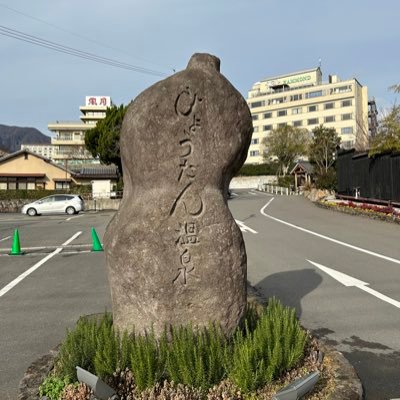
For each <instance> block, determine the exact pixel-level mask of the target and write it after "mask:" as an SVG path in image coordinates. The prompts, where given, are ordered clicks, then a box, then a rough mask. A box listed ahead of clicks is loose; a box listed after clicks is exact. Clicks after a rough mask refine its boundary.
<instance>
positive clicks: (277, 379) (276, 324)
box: [40, 299, 329, 400]
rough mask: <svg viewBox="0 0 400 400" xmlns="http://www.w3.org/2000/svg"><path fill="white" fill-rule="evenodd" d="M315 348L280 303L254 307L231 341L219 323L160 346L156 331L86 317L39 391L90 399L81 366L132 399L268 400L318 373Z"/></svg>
mask: <svg viewBox="0 0 400 400" xmlns="http://www.w3.org/2000/svg"><path fill="white" fill-rule="evenodd" d="M315 346H316V344H315V342H314V341H312V340H311V339H310V336H309V335H308V333H307V332H306V331H305V330H304V329H303V328H302V327H301V326H300V324H299V322H298V320H297V319H296V316H295V311H294V309H290V308H288V307H285V306H283V305H282V304H281V303H280V302H279V301H278V300H276V299H271V300H270V301H269V303H268V305H267V306H265V307H264V308H262V309H261V310H258V309H257V308H256V306H255V305H249V306H248V311H247V316H246V319H245V321H244V323H243V326H241V327H240V328H238V329H237V330H236V332H235V333H234V334H233V335H232V337H230V338H227V337H226V336H225V335H224V334H223V332H222V330H221V329H220V328H219V327H218V326H217V325H213V324H210V325H209V326H208V327H207V328H202V329H196V328H195V327H193V326H191V325H188V326H179V327H166V328H165V331H164V334H163V335H162V336H161V337H160V338H158V339H157V338H156V337H155V335H154V332H153V331H150V332H148V333H147V334H146V335H139V334H136V333H133V334H131V335H128V334H127V333H120V332H118V331H116V330H115V329H114V327H113V323H112V318H111V315H110V314H106V315H104V317H103V318H102V319H101V320H93V319H90V318H81V319H80V320H79V322H78V324H77V326H76V327H75V329H73V330H71V331H69V332H68V333H67V337H66V339H65V341H64V342H63V343H62V345H61V348H60V352H59V354H58V357H57V359H56V362H55V365H54V369H53V371H52V372H51V374H50V376H48V377H47V378H46V380H45V381H44V382H43V384H42V385H41V388H40V391H41V395H46V396H48V398H49V399H52V400H53V399H57V400H58V399H63V400H69V399H72V398H74V399H89V397H90V391H89V390H88V388H87V387H85V385H83V384H79V383H78V382H77V377H76V369H75V367H76V366H77V365H79V366H80V367H82V368H84V369H86V370H88V371H90V372H92V373H94V374H96V375H98V376H99V377H100V378H101V379H103V380H104V381H105V382H107V383H108V384H109V385H110V386H112V387H113V388H114V389H115V390H116V391H117V393H118V394H119V396H120V398H121V399H126V400H128V399H150V398H151V399H178V398H179V399H199V400H200V399H228V398H230V399H250V398H265V399H267V398H271V396H272V395H273V394H274V393H275V392H276V391H277V390H279V388H280V387H282V386H283V385H285V384H286V383H287V382H288V381H290V380H291V379H293V378H294V377H298V376H302V375H305V374H307V373H309V372H312V371H313V370H316V369H317V368H318V360H317V359H318V357H315V355H314V356H313V355H312V354H313V350H314V353H315ZM324 379H329V377H325V378H324V377H323V378H322V382H324ZM71 396H75V397H71ZM315 398H319V397H315Z"/></svg>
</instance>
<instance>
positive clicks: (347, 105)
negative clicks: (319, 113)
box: [342, 100, 352, 107]
mask: <svg viewBox="0 0 400 400" xmlns="http://www.w3.org/2000/svg"><path fill="white" fill-rule="evenodd" d="M351 105H352V101H351V100H343V101H342V107H350V106H351Z"/></svg>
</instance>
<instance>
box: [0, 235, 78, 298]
mask: <svg viewBox="0 0 400 400" xmlns="http://www.w3.org/2000/svg"><path fill="white" fill-rule="evenodd" d="M81 234H82V232H77V233H75V235H73V236H71V237H70V238H69V239H68V240H67V241H66V242H65V243H63V244H62V246H66V245H68V244H69V243H71V242H72V241H73V240H75V239H76V238H77V237H78V236H79V235H81ZM62 250H63V248H62V247H58V248H57V249H56V250H54V251H53V252H52V253H50V254H49V255H47V256H46V257H45V258H43V259H42V260H40V261H39V262H37V263H36V264H35V265H34V266H32V267H30V268H29V269H28V270H26V271H25V272H24V273H22V274H21V275H20V276H18V277H17V278H15V279H14V280H13V281H11V282H10V283H9V284H8V285H6V286H4V287H3V289H1V290H0V297H2V296H4V295H5V294H6V293H7V292H8V291H10V290H11V289H12V288H13V287H14V286H16V285H18V283H20V282H21V281H22V280H24V279H25V278H26V277H27V276H29V275H30V274H31V273H32V272H34V271H36V270H37V269H38V268H39V267H40V266H42V265H43V264H44V263H45V262H46V261H48V260H50V258H52V257H54V256H55V255H56V254H58V253H60V252H61V251H62Z"/></svg>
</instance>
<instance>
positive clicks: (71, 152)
mask: <svg viewBox="0 0 400 400" xmlns="http://www.w3.org/2000/svg"><path fill="white" fill-rule="evenodd" d="M111 105H112V102H111V98H110V97H109V96H86V99H85V105H84V106H81V107H79V109H80V111H81V113H82V114H83V115H81V117H80V121H56V122H51V123H49V124H48V129H49V130H50V131H51V132H53V133H55V136H54V137H53V138H52V139H51V144H52V146H53V151H52V157H51V158H52V160H53V161H54V162H56V163H59V164H64V165H65V164H68V166H70V167H71V166H73V165H80V164H93V163H94V164H98V163H99V161H98V160H96V159H94V158H93V156H92V155H91V153H90V152H89V151H88V150H86V147H85V132H86V131H88V130H89V129H92V128H94V127H95V126H96V124H97V122H98V121H100V120H101V119H103V118H105V116H106V111H107V108H108V107H111Z"/></svg>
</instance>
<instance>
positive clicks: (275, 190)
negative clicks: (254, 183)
mask: <svg viewBox="0 0 400 400" xmlns="http://www.w3.org/2000/svg"><path fill="white" fill-rule="evenodd" d="M262 190H263V191H264V192H267V193H271V194H279V195H281V196H294V195H298V194H299V192H295V191H294V190H292V189H289V188H287V187H283V186H278V185H267V184H265V183H264V184H263V185H262Z"/></svg>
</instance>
